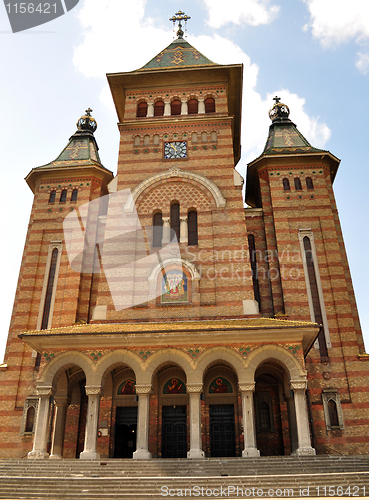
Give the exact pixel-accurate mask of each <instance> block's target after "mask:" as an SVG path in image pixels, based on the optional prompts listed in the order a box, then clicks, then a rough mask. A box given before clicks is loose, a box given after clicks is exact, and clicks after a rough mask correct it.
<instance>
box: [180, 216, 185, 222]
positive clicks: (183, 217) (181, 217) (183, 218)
mask: <svg viewBox="0 0 369 500" xmlns="http://www.w3.org/2000/svg"><path fill="white" fill-rule="evenodd" d="M179 218H180V220H181V221H183V222H187V215H180V217H179Z"/></svg>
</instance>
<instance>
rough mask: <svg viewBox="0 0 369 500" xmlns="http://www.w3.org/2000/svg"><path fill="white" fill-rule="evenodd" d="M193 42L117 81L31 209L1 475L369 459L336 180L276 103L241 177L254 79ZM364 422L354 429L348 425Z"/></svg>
mask: <svg viewBox="0 0 369 500" xmlns="http://www.w3.org/2000/svg"><path fill="white" fill-rule="evenodd" d="M187 19H189V17H188V16H186V15H185V14H184V13H183V12H181V11H180V12H178V13H177V14H176V15H175V16H174V17H173V18H172V19H171V20H173V21H175V22H179V29H178V32H177V36H178V38H177V39H176V40H174V41H173V42H172V43H171V44H170V45H169V46H168V47H167V48H165V49H164V50H163V51H161V52H160V53H159V54H158V55H157V56H156V57H154V58H153V59H152V60H151V61H149V62H148V63H147V64H146V65H145V66H144V67H142V68H140V69H137V70H135V71H131V72H128V73H114V74H108V75H107V78H108V82H109V85H110V89H111V92H112V96H113V100H114V104H115V107H116V111H117V116H118V128H119V132H120V145H119V158H118V168H117V175H116V176H115V177H114V178H113V175H112V173H111V172H110V171H108V170H107V169H106V168H104V167H103V165H102V164H101V162H100V159H99V155H98V148H97V144H96V141H95V138H94V131H95V129H96V122H95V120H94V118H92V116H91V110H87V111H86V114H85V115H84V116H83V117H81V119H80V120H79V121H78V124H77V126H78V130H77V132H76V133H75V134H74V135H73V136H72V137H71V139H70V141H69V143H68V145H67V147H66V148H65V149H64V150H63V152H62V153H61V154H60V155H59V157H58V158H57V159H56V160H55V161H54V162H52V163H50V164H48V165H45V166H42V167H38V168H35V169H33V170H32V171H31V172H30V173H29V174H28V176H27V177H26V181H27V182H28V184H29V186H30V188H31V189H32V191H33V192H34V194H35V201H34V205H33V209H32V213H31V220H30V226H29V231H28V235H27V240H26V245H25V252H24V257H23V262H22V268H21V273H20V278H19V284H18V288H17V294H16V300H15V305H14V311H13V317H12V323H11V329H10V334H9V340H8V346H7V352H6V358H5V363H4V364H3V365H1V366H0V379H1V384H0V386H1V391H2V398H1V399H2V401H1V403H0V404H1V406H0V418H1V422H2V426H3V429H7V432H6V433H2V434H1V436H0V440H1V441H2V444H1V446H0V456H1V457H22V456H25V455H27V456H28V458H30V459H39V458H50V459H62V458H81V459H99V458H100V457H101V458H109V457H110V458H134V459H150V458H188V459H202V458H204V457H205V456H209V457H232V456H239V457H258V456H260V455H267V456H270V455H275V456H277V455H289V454H293V455H297V456H304V455H314V454H315V453H364V452H367V451H368V448H367V446H368V444H367V441H368V438H367V437H366V436H368V429H367V425H366V423H365V412H366V411H367V407H368V404H369V398H368V392H367V388H366V386H367V384H366V386H365V384H364V381H367V377H368V370H365V367H366V366H367V365H366V364H365V363H364V362H365V361H366V360H368V356H367V355H366V354H365V353H364V347H363V342H362V337H361V333H360V327H359V321H358V315H357V310H356V305H355V300H354V297H353V291H352V285H351V280H350V276H349V270H348V264H347V259H346V255H345V251H344V246H343V240H342V235H341V232H340V226H339V221H338V215H337V210H336V207H335V202H334V197H333V191H332V182H333V179H334V176H335V174H336V171H337V168H338V164H339V161H338V159H337V158H336V157H335V156H334V155H332V154H331V153H329V152H328V151H322V150H319V149H316V148H313V147H312V146H311V145H310V144H309V143H308V142H307V141H306V139H305V138H304V137H303V136H302V135H301V134H300V132H299V131H298V130H297V128H296V126H295V125H294V124H293V123H292V122H291V121H290V119H289V110H288V108H287V106H286V105H285V104H282V103H280V102H279V99H278V98H276V104H275V105H274V107H273V108H272V110H271V118H272V125H271V128H270V131H269V137H268V140H267V144H266V146H265V149H264V151H263V153H262V154H261V156H260V157H259V158H257V159H256V160H255V161H253V162H252V163H250V165H249V166H248V176H247V186H246V201H247V203H248V207H247V208H246V209H245V208H244V204H243V195H242V187H243V179H242V177H241V176H240V174H238V173H237V171H236V170H235V166H236V165H237V163H238V161H239V159H240V130H241V106H242V65H225V66H224V65H218V64H216V63H213V62H212V61H210V60H209V59H208V58H207V57H205V56H204V55H203V54H201V53H200V52H199V51H198V50H196V49H195V48H194V47H193V46H192V45H190V44H189V43H188V42H187V41H186V40H184V38H183V30H182V22H183V21H186V20H187ZM352 422H354V424H352Z"/></svg>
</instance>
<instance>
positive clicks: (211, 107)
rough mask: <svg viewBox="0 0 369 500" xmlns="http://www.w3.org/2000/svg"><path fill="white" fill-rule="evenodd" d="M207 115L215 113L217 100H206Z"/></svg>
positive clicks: (210, 98)
mask: <svg viewBox="0 0 369 500" xmlns="http://www.w3.org/2000/svg"><path fill="white" fill-rule="evenodd" d="M205 113H215V100H214V99H213V98H212V97H208V98H207V99H205Z"/></svg>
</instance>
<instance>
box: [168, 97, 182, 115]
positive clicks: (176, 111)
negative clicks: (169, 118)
mask: <svg viewBox="0 0 369 500" xmlns="http://www.w3.org/2000/svg"><path fill="white" fill-rule="evenodd" d="M181 106H182V103H181V101H180V100H179V99H175V100H174V101H172V103H171V105H170V114H171V115H180V114H181Z"/></svg>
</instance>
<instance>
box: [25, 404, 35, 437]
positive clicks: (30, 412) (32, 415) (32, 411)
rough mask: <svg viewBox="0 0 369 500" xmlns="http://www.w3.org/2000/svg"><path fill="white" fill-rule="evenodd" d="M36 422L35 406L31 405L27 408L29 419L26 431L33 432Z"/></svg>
mask: <svg viewBox="0 0 369 500" xmlns="http://www.w3.org/2000/svg"><path fill="white" fill-rule="evenodd" d="M34 423H35V407H34V406H30V407H29V408H28V410H27V419H26V426H25V429H24V432H32V431H33V425H34Z"/></svg>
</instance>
